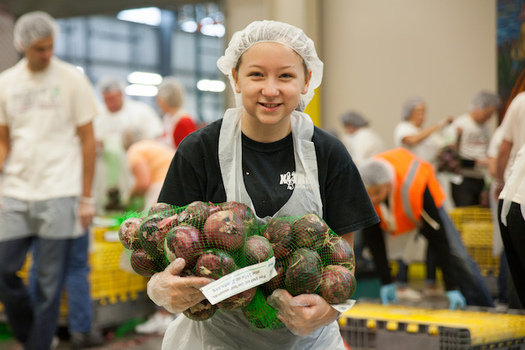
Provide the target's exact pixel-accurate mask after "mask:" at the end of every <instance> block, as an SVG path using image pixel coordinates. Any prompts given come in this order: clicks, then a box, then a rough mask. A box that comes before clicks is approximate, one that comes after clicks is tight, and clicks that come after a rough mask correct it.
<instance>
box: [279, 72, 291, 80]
mask: <svg viewBox="0 0 525 350" xmlns="http://www.w3.org/2000/svg"><path fill="white" fill-rule="evenodd" d="M281 78H284V79H291V78H293V75H292V74H290V73H283V74H281Z"/></svg>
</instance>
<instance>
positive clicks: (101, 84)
mask: <svg viewBox="0 0 525 350" xmlns="http://www.w3.org/2000/svg"><path fill="white" fill-rule="evenodd" d="M97 88H98V90H99V91H100V92H101V93H104V92H109V91H120V92H124V90H125V89H126V83H125V82H124V80H123V79H122V78H119V77H116V76H109V75H107V76H103V77H102V78H100V79H99V81H98V83H97Z"/></svg>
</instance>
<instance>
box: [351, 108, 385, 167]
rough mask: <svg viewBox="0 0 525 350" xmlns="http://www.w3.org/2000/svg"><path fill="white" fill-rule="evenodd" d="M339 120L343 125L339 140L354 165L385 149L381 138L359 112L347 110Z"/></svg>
mask: <svg viewBox="0 0 525 350" xmlns="http://www.w3.org/2000/svg"><path fill="white" fill-rule="evenodd" d="M341 121H342V122H343V127H344V134H343V135H342V136H341V141H343V143H344V145H345V146H346V149H347V150H348V152H349V153H350V155H351V156H352V160H353V161H354V163H355V164H356V165H359V162H360V161H362V160H363V159H367V158H370V157H372V156H373V155H375V154H377V153H379V152H383V151H384V150H385V144H384V142H383V139H381V137H380V136H379V135H378V134H377V133H376V132H375V131H374V130H372V129H371V128H370V126H369V122H368V120H366V119H365V118H364V117H363V116H362V115H361V114H360V113H358V112H356V111H348V112H346V113H344V114H343V115H342V116H341Z"/></svg>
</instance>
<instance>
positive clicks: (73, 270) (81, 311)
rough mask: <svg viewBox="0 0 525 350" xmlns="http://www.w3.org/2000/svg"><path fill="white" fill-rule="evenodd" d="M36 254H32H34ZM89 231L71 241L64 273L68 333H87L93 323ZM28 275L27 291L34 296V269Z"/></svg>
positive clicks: (34, 265)
mask: <svg viewBox="0 0 525 350" xmlns="http://www.w3.org/2000/svg"><path fill="white" fill-rule="evenodd" d="M35 253H36V252H33V254H35ZM88 258H89V231H87V232H86V233H85V234H84V235H82V236H80V237H78V238H75V239H72V240H71V254H70V255H69V261H68V266H67V272H66V281H65V289H66V293H67V309H68V314H67V317H68V328H69V331H70V332H79V333H89V332H90V331H91V325H92V321H93V306H92V301H91V291H90V284H89V279H88V278H89V271H90V267H89V263H88ZM36 267H37V264H33V268H32V270H31V274H30V279H29V281H30V285H29V290H30V294H31V297H34V296H35V282H36V278H35V276H36V275H35V271H36V270H35V269H36Z"/></svg>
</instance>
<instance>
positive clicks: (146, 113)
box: [93, 75, 162, 215]
mask: <svg viewBox="0 0 525 350" xmlns="http://www.w3.org/2000/svg"><path fill="white" fill-rule="evenodd" d="M97 88H98V90H99V92H100V94H101V95H102V98H103V100H104V105H103V106H102V107H101V111H102V112H101V113H100V114H99V115H97V117H96V118H95V120H94V121H93V130H94V133H95V140H96V146H97V159H96V169H95V185H96V186H95V188H94V197H95V199H96V209H97V214H99V215H107V214H108V213H110V212H115V211H116V212H121V211H123V210H124V206H123V203H124V202H126V201H127V200H128V199H129V191H130V190H131V186H132V183H131V181H132V177H131V173H130V171H129V166H128V164H127V163H126V152H125V150H124V149H123V146H122V137H123V134H124V131H125V130H126V129H128V128H133V127H139V128H142V129H143V132H144V137H145V138H147V139H156V138H158V137H160V136H161V135H162V122H161V119H160V117H159V116H158V114H157V112H155V110H154V109H153V107H151V106H149V105H148V104H147V103H145V102H142V101H135V100H133V99H131V98H128V97H126V95H125V82H124V81H123V80H122V79H121V78H119V77H117V76H112V75H106V76H103V77H101V78H100V79H99V80H98V83H97Z"/></svg>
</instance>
